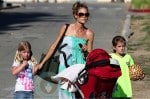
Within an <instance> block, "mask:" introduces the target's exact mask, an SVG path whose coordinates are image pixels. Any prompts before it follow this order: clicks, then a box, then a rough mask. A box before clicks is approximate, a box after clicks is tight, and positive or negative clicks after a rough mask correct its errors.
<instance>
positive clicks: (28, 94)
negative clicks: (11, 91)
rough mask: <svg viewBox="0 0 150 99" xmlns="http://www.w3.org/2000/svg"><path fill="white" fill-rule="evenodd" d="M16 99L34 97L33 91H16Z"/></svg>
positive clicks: (31, 98)
mask: <svg viewBox="0 0 150 99" xmlns="http://www.w3.org/2000/svg"><path fill="white" fill-rule="evenodd" d="M14 99H33V92H32V91H29V92H28V91H27V92H26V91H17V92H15V97H14Z"/></svg>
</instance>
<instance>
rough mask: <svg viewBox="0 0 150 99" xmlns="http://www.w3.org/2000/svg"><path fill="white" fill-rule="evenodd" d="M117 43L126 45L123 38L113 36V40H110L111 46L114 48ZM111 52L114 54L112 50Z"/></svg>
mask: <svg viewBox="0 0 150 99" xmlns="http://www.w3.org/2000/svg"><path fill="white" fill-rule="evenodd" d="M118 42H122V43H124V44H125V45H126V40H125V38H124V37H123V36H115V37H114V38H113V39H112V45H113V46H114V47H115V46H117V44H118ZM113 52H116V51H115V50H113Z"/></svg>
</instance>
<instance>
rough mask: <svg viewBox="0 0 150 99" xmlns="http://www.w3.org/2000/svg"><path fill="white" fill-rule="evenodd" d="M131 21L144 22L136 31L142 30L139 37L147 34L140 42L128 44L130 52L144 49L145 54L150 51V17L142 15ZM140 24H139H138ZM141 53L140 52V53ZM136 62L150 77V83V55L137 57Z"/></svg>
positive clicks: (134, 17) (132, 18)
mask: <svg viewBox="0 0 150 99" xmlns="http://www.w3.org/2000/svg"><path fill="white" fill-rule="evenodd" d="M131 21H136V22H138V21H143V22H144V23H143V24H141V25H140V27H141V28H139V27H136V29H140V30H139V31H140V33H141V34H140V33H139V35H142V33H146V35H145V36H144V37H143V36H141V37H140V38H139V39H138V40H136V41H135V42H133V43H130V42H129V43H128V52H129V53H134V52H135V51H138V50H139V49H141V48H142V49H143V50H144V51H145V52H149V51H150V15H144V16H143V15H142V16H132V17H131ZM137 24H138V23H137ZM139 53H140V52H139ZM135 62H136V63H138V64H140V65H141V66H142V67H143V70H144V73H145V74H146V75H147V77H149V78H148V79H147V81H150V56H149V55H140V54H139V55H137V56H136V57H135Z"/></svg>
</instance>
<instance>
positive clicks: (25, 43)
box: [14, 41, 37, 65]
mask: <svg viewBox="0 0 150 99" xmlns="http://www.w3.org/2000/svg"><path fill="white" fill-rule="evenodd" d="M23 50H29V51H30V60H31V62H32V63H33V65H35V64H37V60H36V59H35V58H34V57H33V56H32V50H31V44H30V43H29V42H28V41H21V42H20V43H19V45H18V49H17V51H16V54H15V58H14V60H15V61H17V62H19V63H21V62H22V61H23V58H22V56H21V55H20V54H19V52H20V51H23Z"/></svg>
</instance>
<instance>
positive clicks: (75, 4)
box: [72, 1, 89, 15]
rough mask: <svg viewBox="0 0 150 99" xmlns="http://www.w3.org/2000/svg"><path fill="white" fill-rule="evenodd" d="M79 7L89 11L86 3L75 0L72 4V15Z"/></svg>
mask: <svg viewBox="0 0 150 99" xmlns="http://www.w3.org/2000/svg"><path fill="white" fill-rule="evenodd" d="M80 8H85V9H86V10H87V11H88V12H89V9H88V6H87V5H86V3H81V2H79V1H77V2H75V3H74V4H73V6H72V11H73V15H75V14H77V13H78V11H79V9H80Z"/></svg>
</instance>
